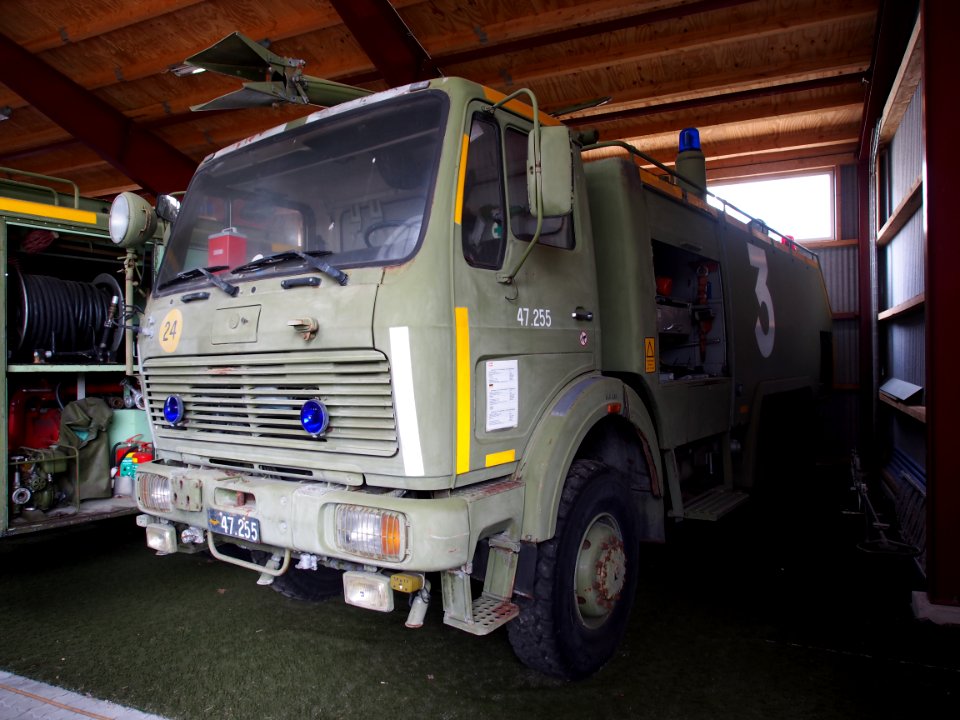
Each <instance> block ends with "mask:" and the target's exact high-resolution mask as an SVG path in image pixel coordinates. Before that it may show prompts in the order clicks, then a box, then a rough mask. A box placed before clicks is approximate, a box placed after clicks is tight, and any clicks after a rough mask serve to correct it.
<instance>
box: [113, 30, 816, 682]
mask: <svg viewBox="0 0 960 720" xmlns="http://www.w3.org/2000/svg"><path fill="white" fill-rule="evenodd" d="M261 51H262V48H261V49H260V50H255V52H257V53H259V54H260V58H261V59H263V58H264V57H267V59H266V60H265V61H264V65H267V66H268V67H269V63H270V58H269V57H268V56H269V53H266V51H262V52H261ZM197 62H198V63H199V60H198V61H197ZM253 64H256V63H253ZM222 65H223V62H222V59H221V67H222ZM286 67H287V73H286V80H284V79H283V78H284V76H283V73H284V69H283V67H281V68H280V69H279V70H277V76H278V77H279V78H280V80H278V85H277V87H278V88H279V90H277V92H278V93H281V92H282V90H283V88H282V83H283V82H285V81H288V80H289V79H290V73H289V67H290V66H289V65H287V66H286ZM275 69H276V68H275ZM237 74H240V75H242V74H243V73H242V72H240V71H238V72H237ZM262 74H263V73H262V69H258V70H257V71H256V72H250V77H251V78H253V77H262ZM304 84H305V83H302V84H301V85H300V87H303V86H304ZM241 92H243V91H241ZM524 96H526V94H524ZM352 97H353V99H349V98H343V100H344V101H343V102H340V103H339V104H336V105H332V103H329V102H328V103H326V104H331V107H329V108H327V109H324V110H321V111H319V112H316V113H315V114H312V115H310V116H309V117H307V118H305V119H301V120H298V121H295V122H292V123H289V124H288V125H286V126H283V127H278V128H275V129H273V130H270V131H268V132H265V133H263V134H261V135H258V136H255V137H252V138H250V139H248V140H244V141H242V142H240V143H237V144H236V145H234V146H232V147H228V148H225V149H224V150H221V151H219V152H217V153H214V154H213V155H211V156H210V157H208V158H207V159H206V160H205V161H204V162H203V163H202V165H201V167H200V168H199V170H198V171H197V173H196V176H195V177H194V179H193V181H192V182H191V184H190V186H189V189H188V190H187V193H186V196H185V199H184V202H183V204H182V206H180V207H179V208H177V214H176V219H175V221H174V222H173V225H172V233H171V235H170V238H169V241H168V242H167V244H166V248H165V255H164V260H163V263H162V266H161V267H160V269H159V273H158V276H157V279H156V283H155V285H154V288H153V292H152V296H151V298H150V300H149V303H148V305H147V307H146V312H145V316H144V318H143V319H142V321H141V332H140V335H139V353H140V363H141V364H140V371H141V376H142V382H143V386H144V391H145V394H146V397H147V408H148V412H149V416H150V422H151V426H152V431H153V438H154V442H155V445H156V451H157V455H158V458H157V460H156V461H154V462H151V463H147V464H141V465H140V466H139V470H138V473H137V476H136V485H137V490H136V493H137V502H138V505H139V508H140V510H141V511H142V513H143V514H142V515H140V516H139V522H140V524H141V525H142V526H143V527H144V528H145V529H146V536H147V544H148V545H149V547H151V548H153V549H155V550H156V551H158V552H159V553H161V554H165V553H173V552H178V551H183V552H189V551H191V550H196V549H207V550H209V551H210V552H211V553H212V554H213V555H214V556H216V557H217V558H219V559H221V560H224V561H226V562H231V563H235V564H238V565H242V566H245V567H249V568H250V569H252V570H254V571H256V572H257V573H258V574H259V575H258V577H259V578H260V581H261V582H262V583H264V584H272V585H273V587H274V588H275V589H277V590H280V591H281V592H284V593H286V594H288V595H293V596H295V597H302V598H312V597H318V596H320V595H323V594H325V593H329V592H331V591H332V589H333V591H335V592H337V593H340V592H342V593H343V597H344V598H345V600H346V602H348V603H350V604H352V605H356V606H359V607H364V608H369V609H371V610H378V611H384V612H389V611H392V610H393V609H394V603H395V597H397V596H399V597H404V595H403V593H406V594H408V595H409V598H410V603H409V607H410V609H409V612H408V614H407V624H408V625H409V626H411V627H416V626H419V625H420V624H422V622H423V619H424V614H425V609H426V603H427V602H429V599H430V597H431V593H432V592H433V591H434V590H435V589H436V588H435V587H432V585H433V586H435V585H436V584H437V583H438V582H439V585H440V590H441V594H442V602H443V610H444V622H445V623H446V624H448V625H451V626H453V627H456V628H460V629H462V630H464V631H466V632H469V633H473V634H476V635H484V634H486V633H489V632H491V631H492V630H494V629H496V628H498V627H499V626H501V625H505V624H506V625H507V629H508V634H509V639H510V642H511V644H512V646H513V648H514V649H515V651H516V653H517V655H518V656H519V657H520V659H521V660H522V661H523V662H525V663H527V664H528V665H530V666H532V667H534V668H537V669H539V670H541V671H544V672H546V673H550V674H553V675H557V676H561V677H566V678H577V677H582V676H584V675H587V674H589V673H592V672H594V671H595V670H597V669H598V668H599V667H600V666H601V665H603V664H604V663H605V662H606V661H607V660H608V659H609V658H610V657H611V655H612V654H613V652H614V651H615V648H616V646H617V644H618V641H619V638H620V636H621V634H622V632H623V630H624V627H625V624H626V622H627V618H628V614H629V612H630V608H631V605H632V604H633V600H634V597H635V591H636V587H637V582H638V577H637V575H638V553H639V548H640V544H641V543H642V542H644V541H660V540H662V539H663V538H664V527H665V524H666V522H667V521H668V519H669V518H685V517H699V518H712V517H718V516H719V515H721V514H723V513H724V512H726V511H727V510H729V509H731V508H732V507H734V506H735V505H737V504H738V503H739V502H740V501H741V500H742V499H743V498H744V497H745V496H746V495H745V493H746V491H747V490H749V489H750V486H751V484H752V482H753V480H754V477H755V475H756V473H755V472H754V470H755V468H754V465H755V461H756V457H757V446H758V437H759V426H760V418H761V415H762V412H763V408H764V406H765V405H766V404H767V403H768V402H770V400H771V399H773V398H781V397H784V396H790V397H796V398H801V397H813V395H814V394H815V393H816V392H817V391H818V389H819V387H820V385H821V384H822V383H823V382H824V380H825V379H826V377H827V374H828V373H829V370H830V360H831V358H832V349H831V347H832V344H831V335H830V309H829V305H828V301H827V298H826V293H825V290H824V286H823V281H822V277H821V273H820V269H819V265H818V261H817V258H816V257H815V256H814V255H812V254H811V253H810V252H808V251H806V250H805V249H803V248H801V247H800V246H798V245H796V244H794V243H793V242H792V241H791V240H790V239H789V238H786V237H783V236H780V235H777V234H776V233H774V232H772V231H771V230H769V229H768V228H766V227H764V225H763V224H762V223H760V222H758V221H750V220H749V219H746V220H738V219H737V218H735V217H734V214H735V213H733V212H732V211H731V212H728V208H726V207H721V208H720V209H715V208H714V207H712V206H710V205H709V204H708V203H706V202H705V201H704V195H705V188H704V186H703V185H704V182H705V181H704V177H705V175H704V172H703V163H702V154H701V153H700V152H699V149H698V147H697V143H696V137H695V134H694V133H689V132H688V133H686V134H685V140H684V143H685V146H684V148H683V153H682V154H681V162H680V163H679V164H678V168H679V169H680V171H681V172H680V175H681V177H677V176H675V175H673V174H670V173H667V172H664V171H663V170H658V171H657V172H656V173H651V172H648V171H647V170H646V169H644V167H649V166H650V165H649V163H648V161H647V160H645V159H643V158H642V157H640V156H639V155H638V153H637V151H636V150H633V149H632V148H629V147H617V146H616V145H615V144H612V145H610V146H606V147H598V146H596V145H595V146H592V149H591V148H588V147H583V146H582V145H581V142H582V139H581V138H580V137H578V136H571V133H570V132H569V131H568V130H567V129H566V128H565V127H563V126H561V125H559V123H557V122H556V121H555V120H554V119H553V118H551V117H549V116H546V115H544V114H542V113H540V112H539V111H538V110H536V102H535V99H533V98H532V95H531V96H529V99H532V100H533V106H531V105H530V104H527V103H521V102H519V101H518V99H517V98H515V97H513V96H510V97H504V96H502V95H500V94H499V93H497V92H495V91H492V90H490V89H488V88H485V87H482V86H480V85H477V84H474V83H472V82H468V81H465V80H460V79H452V78H442V79H437V80H432V81H428V82H420V83H416V84H413V85H409V86H406V87H402V88H398V89H394V90H390V91H387V92H382V93H377V94H366V93H365V92H363V91H357V93H356V94H355V95H354V96H352ZM604 153H608V154H612V156H610V157H600V158H593V157H590V156H596V155H603V154H604ZM584 156H587V157H588V161H584V159H583V158H584ZM698 157H699V165H698V160H697V158H698ZM698 167H699V170H698ZM121 205H122V206H121V207H120V208H118V209H117V208H115V210H116V213H115V214H116V223H115V224H114V227H115V231H116V233H117V237H115V240H123V239H124V238H129V237H132V236H134V235H136V234H138V233H140V232H143V231H144V226H145V225H144V224H145V223H146V225H149V224H150V222H152V220H151V219H150V208H149V207H146V208H145V207H144V206H143V201H141V200H139V198H137V197H136V196H129V197H125V198H124V199H123V201H122V202H121ZM161 215H163V216H166V217H168V218H172V217H173V210H172V209H171V208H170V207H167V208H166V209H165V210H164V211H163V212H162V213H161ZM148 221H149V222H148ZM147 230H148V231H152V227H148V228H147ZM226 544H234V545H240V546H243V547H245V548H247V549H248V550H251V551H252V553H251V555H250V558H249V559H245V558H242V557H237V554H238V553H236V552H232V553H230V554H228V553H227V551H226V547H225V545H226ZM438 576H439V580H438ZM471 579H476V580H478V581H481V582H482V591H480V590H479V583H478V592H476V593H475V592H474V591H473V590H472V589H471ZM431 580H432V585H431ZM475 595H476V596H475ZM404 605H405V606H406V605H407V603H406V602H405V603H404Z"/></svg>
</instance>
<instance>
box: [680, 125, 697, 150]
mask: <svg viewBox="0 0 960 720" xmlns="http://www.w3.org/2000/svg"><path fill="white" fill-rule="evenodd" d="M699 149H700V131H699V130H697V129H696V128H692V127H691V128H684V129H683V130H681V131H680V152H686V151H688V150H699Z"/></svg>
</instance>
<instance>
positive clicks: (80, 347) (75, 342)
mask: <svg viewBox="0 0 960 720" xmlns="http://www.w3.org/2000/svg"><path fill="white" fill-rule="evenodd" d="M13 277H18V278H19V280H20V288H19V290H20V292H17V291H16V288H14V287H11V298H10V300H11V306H12V307H11V310H12V315H13V316H12V319H11V320H12V322H11V330H12V331H13V333H14V334H15V335H16V336H17V337H16V338H14V339H13V341H12V343H11V344H12V349H13V350H14V351H19V352H23V353H33V352H35V351H38V350H39V351H41V352H43V351H50V352H52V353H54V354H63V353H81V354H87V353H89V354H90V355H91V356H95V355H96V352H97V346H98V344H99V342H100V338H101V337H102V335H103V332H104V325H105V323H106V322H107V316H108V313H109V310H110V301H111V296H110V295H109V294H108V292H105V291H104V290H103V289H101V288H100V287H98V286H97V285H96V284H94V283H85V282H77V281H74V280H61V279H60V278H55V277H48V276H46V275H20V274H19V273H13Z"/></svg>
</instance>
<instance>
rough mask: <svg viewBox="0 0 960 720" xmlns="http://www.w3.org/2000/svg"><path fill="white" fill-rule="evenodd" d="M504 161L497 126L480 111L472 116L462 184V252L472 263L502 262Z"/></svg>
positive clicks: (493, 264)
mask: <svg viewBox="0 0 960 720" xmlns="http://www.w3.org/2000/svg"><path fill="white" fill-rule="evenodd" d="M503 216H504V212H503V163H502V161H501V156H500V128H499V126H498V125H497V123H496V122H494V121H493V120H491V119H490V118H487V117H485V116H483V115H480V114H477V115H474V117H473V123H472V124H471V126H470V146H469V149H468V151H467V172H466V177H465V179H464V187H463V220H462V225H461V229H462V236H463V256H464V258H465V259H466V261H467V262H468V263H470V264H471V265H473V266H474V267H481V268H490V269H493V270H496V269H498V268H500V266H501V265H503V255H504V251H505V249H506V237H505V235H504V228H503V224H504V221H503Z"/></svg>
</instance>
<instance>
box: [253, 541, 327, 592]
mask: <svg viewBox="0 0 960 720" xmlns="http://www.w3.org/2000/svg"><path fill="white" fill-rule="evenodd" d="M253 559H254V560H255V561H256V562H257V563H259V564H261V565H265V564H266V562H267V560H269V559H270V555H269V553H266V552H263V551H262V550H255V551H253ZM270 587H271V588H273V590H274V591H275V592H278V593H280V594H281V595H283V596H284V597H288V598H291V599H293V600H302V601H304V602H319V601H321V600H327V599H329V598H332V597H335V596H338V595H342V594H343V572H342V571H341V570H334V569H332V568H328V567H323V566H322V565H321V566H319V567H317V569H316V570H298V569H297V568H295V567H292V566H291V567H290V568H289V569H288V570H287V571H286V572H285V573H284V574H283V575H278V576H277V577H275V578H274V579H273V582H272V583H271V584H270Z"/></svg>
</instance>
